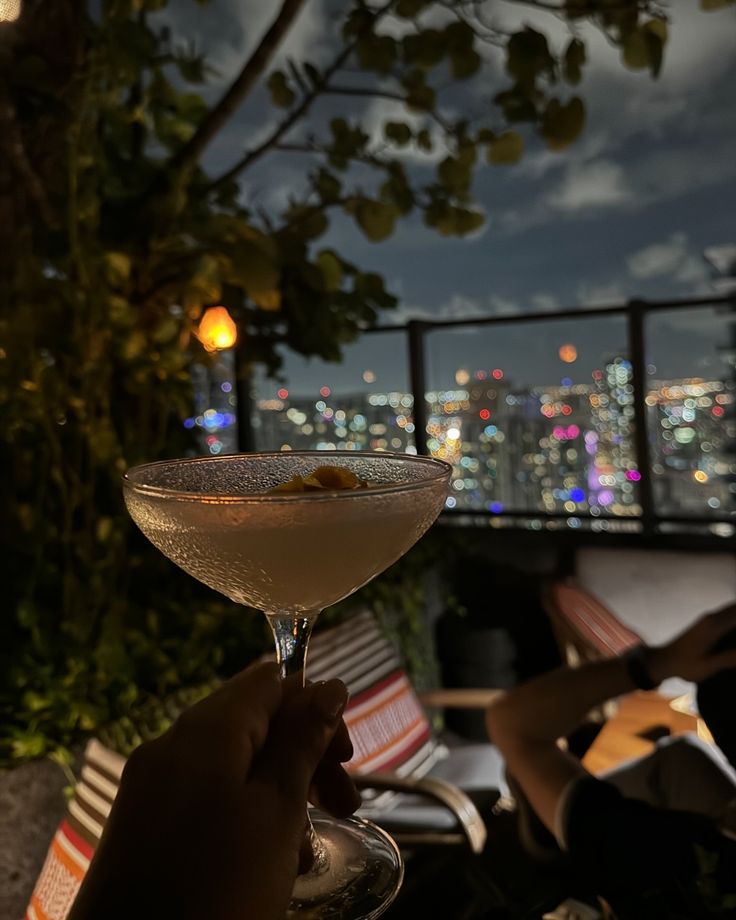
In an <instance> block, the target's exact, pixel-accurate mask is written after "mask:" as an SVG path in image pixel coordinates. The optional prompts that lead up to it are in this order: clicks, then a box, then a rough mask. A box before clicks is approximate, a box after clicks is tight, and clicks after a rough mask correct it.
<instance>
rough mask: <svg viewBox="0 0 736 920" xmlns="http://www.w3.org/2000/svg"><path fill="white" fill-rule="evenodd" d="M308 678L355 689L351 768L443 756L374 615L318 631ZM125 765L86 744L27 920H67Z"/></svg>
mask: <svg viewBox="0 0 736 920" xmlns="http://www.w3.org/2000/svg"><path fill="white" fill-rule="evenodd" d="M307 673H308V675H309V678H310V680H313V681H317V680H327V679H329V678H333V677H338V678H340V679H341V680H342V681H343V682H344V683H345V685H346V686H347V688H348V690H349V692H350V700H349V702H348V705H347V708H346V710H345V722H346V724H347V726H348V730H349V732H350V737H351V739H352V741H353V746H354V748H355V755H354V757H353V759H352V760H351V761H350V763H349V764H348V765H347V767H348V769H349V770H352V771H354V772H356V773H367V772H377V771H380V770H392V771H395V772H396V773H398V774H399V775H400V776H407V775H409V774H411V775H414V776H423V775H424V774H425V773H427V771H428V770H429V769H430V768H431V767H432V766H433V765H434V764H435V762H436V761H437V760H438V758H439V757H441V756H444V754H445V753H446V749H445V748H444V747H443V746H442V745H438V744H437V742H436V741H435V739H434V736H433V735H432V732H431V729H430V725H429V722H428V721H427V719H426V717H425V715H424V712H423V710H422V708H421V705H420V703H419V700H418V699H417V697H416V695H415V693H414V691H413V689H412V686H411V684H410V683H409V679H408V677H407V676H406V674H405V673H404V671H403V670H402V668H401V661H400V659H399V656H398V654H397V652H396V650H395V649H394V647H393V646H392V645H391V643H390V642H389V641H388V640H387V639H386V637H385V636H384V635H383V633H382V632H381V631H380V629H379V627H378V624H377V623H376V621H375V619H374V617H373V615H372V614H371V613H370V612H369V611H364V612H362V613H359V614H357V615H356V616H354V617H352V618H351V619H350V620H348V621H346V622H344V623H341V624H340V625H338V626H334V627H332V628H329V629H325V630H322V631H321V632H315V635H314V637H313V638H312V640H311V642H310V645H309V661H308V665H307ZM124 764H125V759H124V758H123V757H121V756H120V755H119V754H116V753H114V752H113V751H111V750H109V749H108V748H106V747H104V745H102V744H100V742H99V741H90V743H89V744H88V745H87V749H86V751H85V756H84V764H83V766H82V772H81V778H80V781H79V783H78V784H77V786H76V788H75V790H74V797H73V798H72V800H71V801H70V803H69V807H68V810H67V814H66V815H65V817H64V819H63V820H62V822H61V824H60V825H59V828H58V830H57V831H56V834H55V836H54V839H53V841H52V842H51V846H50V848H49V851H48V854H47V856H46V861H45V863H44V866H43V869H42V870H41V874H40V876H39V878H38V881H37V882H36V887H35V889H34V891H33V895H32V897H31V902H30V904H29V905H28V910H27V913H26V917H25V920H65V918H66V916H67V914H68V913H69V911H70V910H71V906H72V903H73V902H74V898H75V897H76V894H77V891H78V889H79V886H80V885H81V882H82V879H83V877H84V873H85V872H86V871H87V867H88V866H89V863H90V860H91V859H92V854H93V853H94V851H95V849H96V847H97V844H98V842H99V840H100V837H101V836H102V829H103V826H104V823H105V820H106V819H107V816H108V815H109V813H110V809H111V807H112V802H113V800H114V798H115V795H116V793H117V789H118V784H119V782H120V777H121V775H122V772H123V766H124ZM364 795H365V796H366V798H365V803H366V805H365V807H366V810H368V811H369V812H370V811H373V812H375V811H378V810H379V809H380V810H385V809H386V808H388V807H390V805H391V804H392V803H393V801H394V796H395V793H393V792H382V793H380V794H378V795H376V796H374V797H373V798H370V797H368V796H367V795H366V794H365V793H364Z"/></svg>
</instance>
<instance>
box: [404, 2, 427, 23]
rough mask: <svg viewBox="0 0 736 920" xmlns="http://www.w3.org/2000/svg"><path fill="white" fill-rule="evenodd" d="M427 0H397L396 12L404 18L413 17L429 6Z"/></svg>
mask: <svg viewBox="0 0 736 920" xmlns="http://www.w3.org/2000/svg"><path fill="white" fill-rule="evenodd" d="M429 2H430V0H399V2H398V3H397V4H396V13H397V15H398V16H401V17H403V18H404V19H413V18H414V17H415V16H418V15H419V14H420V13H421V12H422V10H423V9H424V8H425V7H426V6H429Z"/></svg>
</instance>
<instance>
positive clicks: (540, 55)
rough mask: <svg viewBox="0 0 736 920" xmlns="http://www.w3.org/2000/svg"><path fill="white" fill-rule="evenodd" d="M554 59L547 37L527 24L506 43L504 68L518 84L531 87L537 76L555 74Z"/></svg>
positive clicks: (526, 87)
mask: <svg viewBox="0 0 736 920" xmlns="http://www.w3.org/2000/svg"><path fill="white" fill-rule="evenodd" d="M555 66H556V65H555V59H554V57H553V56H552V54H551V53H550V50H549V46H548V45H547V38H546V36H545V35H543V34H542V33H541V32H537V30H536V29H532V28H530V27H529V26H527V27H526V28H524V29H522V30H521V31H520V32H515V33H514V34H513V35H512V36H511V38H509V40H508V42H507V44H506V70H507V72H508V73H509V74H510V75H511V76H512V77H513V78H514V79H515V80H516V82H517V83H518V84H519V86H522V87H524V88H525V89H527V90H529V89H531V88H532V87H533V86H534V84H535V83H536V80H537V77H538V76H540V75H546V76H548V77H550V78H553V77H554V75H555Z"/></svg>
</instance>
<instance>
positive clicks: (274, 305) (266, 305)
mask: <svg viewBox="0 0 736 920" xmlns="http://www.w3.org/2000/svg"><path fill="white" fill-rule="evenodd" d="M250 299H251V300H252V301H253V303H254V304H255V305H256V306H257V307H260V309H261V310H265V311H266V312H268V313H274V312H276V311H278V310H280V309H281V291H280V290H279V289H278V288H274V289H273V290H271V291H251V294H250Z"/></svg>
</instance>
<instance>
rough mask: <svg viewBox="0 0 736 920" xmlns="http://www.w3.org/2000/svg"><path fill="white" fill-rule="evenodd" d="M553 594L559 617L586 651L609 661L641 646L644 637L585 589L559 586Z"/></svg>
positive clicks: (554, 589)
mask: <svg viewBox="0 0 736 920" xmlns="http://www.w3.org/2000/svg"><path fill="white" fill-rule="evenodd" d="M550 594H551V597H552V601H553V603H554V605H555V607H556V610H557V613H558V614H559V615H560V617H561V618H562V619H563V620H564V622H565V625H566V626H567V627H568V628H569V629H570V630H571V631H572V632H573V633H574V634H575V636H576V637H577V638H578V639H579V640H580V642H581V644H582V645H583V646H585V647H586V648H588V649H592V650H593V651H594V652H596V653H597V654H599V655H603V656H604V657H606V658H609V657H612V656H614V655H620V654H622V653H623V652H625V651H626V649H628V648H631V647H632V646H633V645H640V644H641V642H642V639H641V636H639V635H638V634H637V633H635V632H634V630H633V629H629V628H628V626H624V624H623V623H622V622H621V621H620V620H619V619H617V618H616V617H615V616H614V615H613V614H612V613H611V611H610V610H609V609H608V608H607V607H604V606H603V604H601V602H600V601H599V600H598V599H597V598H595V597H594V596H593V595H592V594H589V593H588V592H587V591H585V590H583V588H579V587H577V586H575V585H571V584H565V583H562V582H557V583H556V584H554V585H552V587H551V588H550Z"/></svg>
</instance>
